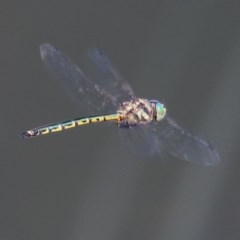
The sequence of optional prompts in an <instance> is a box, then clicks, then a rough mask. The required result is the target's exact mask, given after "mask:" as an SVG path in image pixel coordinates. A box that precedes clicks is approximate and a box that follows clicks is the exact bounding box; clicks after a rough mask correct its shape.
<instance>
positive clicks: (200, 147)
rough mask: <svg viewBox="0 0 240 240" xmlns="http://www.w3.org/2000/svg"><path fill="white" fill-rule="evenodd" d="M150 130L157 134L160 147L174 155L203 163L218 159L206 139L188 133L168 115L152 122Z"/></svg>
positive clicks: (213, 163) (214, 150)
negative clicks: (156, 121) (157, 121)
mask: <svg viewBox="0 0 240 240" xmlns="http://www.w3.org/2000/svg"><path fill="white" fill-rule="evenodd" d="M152 132H153V133H155V134H156V135H157V136H158V138H159V142H161V147H164V150H165V151H167V152H168V153H169V154H171V155H172V156H174V157H177V158H180V159H182V160H186V161H192V162H195V163H199V164H204V165H215V164H217V163H218V162H219V160H220V158H219V155H218V152H217V151H216V149H214V148H213V146H212V145H211V144H210V143H209V142H208V141H206V140H203V139H201V138H199V137H197V136H194V135H192V134H190V133H188V132H187V131H185V130H184V129H182V128H181V127H180V126H179V125H178V124H177V123H176V122H175V121H174V120H172V119H171V118H169V117H166V118H165V119H163V120H162V121H161V122H159V123H156V124H153V125H152Z"/></svg>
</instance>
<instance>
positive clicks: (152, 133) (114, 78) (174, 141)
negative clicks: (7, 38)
mask: <svg viewBox="0 0 240 240" xmlns="http://www.w3.org/2000/svg"><path fill="white" fill-rule="evenodd" d="M40 55H41V59H42V61H43V63H44V65H45V67H46V69H47V71H48V72H49V73H50V74H51V75H52V76H53V77H54V78H55V79H56V80H57V81H58V82H59V83H60V84H61V85H62V86H63V87H64V89H65V90H66V92H67V94H68V95H69V96H70V97H71V98H72V99H73V100H74V101H75V102H77V103H78V106H79V109H80V110H81V112H85V113H88V114H89V115H88V116H87V117H78V118H74V119H70V120H66V121H62V122H57V123H53V124H48V125H44V126H40V127H36V128H33V129H31V130H27V131H25V132H23V133H22V134H21V137H22V138H32V137H36V136H40V135H47V134H50V133H55V132H60V131H63V130H67V129H71V128H75V127H78V126H82V125H87V124H92V123H100V122H113V123H115V124H116V126H117V127H118V129H119V132H120V135H121V136H122V138H123V141H124V142H125V143H126V144H127V145H129V146H131V147H133V148H134V149H136V152H139V153H140V154H144V155H148V156H150V155H159V156H161V155H165V154H168V155H171V156H173V157H175V158H178V159H182V160H186V161H190V162H195V163H199V164H203V165H215V164H217V163H218V162H219V160H220V158H219V154H218V152H217V150H216V149H215V148H214V147H213V146H212V145H211V144H210V143H209V141H207V140H205V139H203V138H200V137H198V136H195V135H193V134H191V133H190V132H188V131H186V130H185V129H183V128H182V127H180V126H179V125H178V124H177V123H176V121H174V120H173V119H172V118H171V117H169V116H168V114H167V109H166V106H165V105H164V104H163V103H162V102H160V101H158V100H154V99H153V100H149V99H145V98H139V97H137V96H136V95H135V93H134V91H133V89H132V87H131V86H130V84H129V83H128V82H127V81H125V79H124V78H122V77H121V76H120V75H119V74H118V72H117V71H116V70H115V69H114V67H113V65H112V64H111V62H110V60H109V59H108V58H107V56H106V55H105V54H104V53H103V52H102V51H101V50H99V49H93V50H91V51H89V53H88V64H87V65H88V66H89V67H90V68H89V71H88V72H89V74H88V75H85V73H84V72H83V71H82V70H81V69H80V68H79V67H78V66H77V65H76V64H74V63H73V62H72V60H71V59H70V58H68V57H67V56H66V55H65V54H64V53H63V52H62V51H60V50H58V49H56V48H55V47H53V46H52V45H50V44H48V43H45V44H42V45H40Z"/></svg>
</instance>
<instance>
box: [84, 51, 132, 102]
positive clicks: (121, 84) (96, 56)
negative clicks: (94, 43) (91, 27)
mask: <svg viewBox="0 0 240 240" xmlns="http://www.w3.org/2000/svg"><path fill="white" fill-rule="evenodd" d="M88 56H89V60H90V61H89V62H88V64H87V66H88V67H89V68H90V69H89V76H90V77H91V79H92V80H93V81H94V82H97V83H98V84H99V86H100V87H101V88H102V89H104V90H105V91H106V92H107V93H108V94H109V95H110V96H111V97H112V100H113V101H114V103H115V105H119V104H121V103H122V102H124V101H127V100H129V99H130V98H133V97H134V92H133V90H132V88H131V86H130V85H129V84H128V83H127V82H126V81H125V80H124V79H123V78H122V77H121V76H120V75H119V74H118V73H117V71H116V70H115V69H114V68H113V66H112V64H111V62H110V61H109V59H108V58H107V57H106V55H104V53H103V52H102V51H101V50H99V49H96V48H95V49H93V50H92V51H90V52H89V54H88Z"/></svg>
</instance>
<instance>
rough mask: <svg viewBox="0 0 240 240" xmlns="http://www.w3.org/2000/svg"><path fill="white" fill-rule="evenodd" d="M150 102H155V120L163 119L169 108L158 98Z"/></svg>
mask: <svg viewBox="0 0 240 240" xmlns="http://www.w3.org/2000/svg"><path fill="white" fill-rule="evenodd" d="M150 103H151V104H153V106H154V109H155V114H154V115H155V120H156V121H161V120H162V119H163V118H164V117H165V115H166V112H167V109H166V108H165V107H164V105H163V104H162V103H160V102H159V101H157V100H151V101H150Z"/></svg>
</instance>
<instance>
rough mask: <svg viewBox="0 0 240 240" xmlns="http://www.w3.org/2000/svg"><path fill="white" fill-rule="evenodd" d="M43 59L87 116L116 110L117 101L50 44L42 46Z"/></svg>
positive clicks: (48, 68) (50, 71)
mask: <svg viewBox="0 0 240 240" xmlns="http://www.w3.org/2000/svg"><path fill="white" fill-rule="evenodd" d="M40 54H41V58H42V60H43V62H44V64H45V67H46V68H47V70H48V72H49V73H50V74H51V75H52V76H53V77H54V78H55V79H56V80H57V81H59V82H60V83H61V85H63V87H64V88H65V90H66V92H67V94H68V95H69V96H70V97H71V98H72V99H73V100H74V101H75V102H77V103H78V104H80V108H81V109H82V110H83V111H85V112H86V114H87V113H88V114H97V113H102V112H104V113H105V112H106V113H108V112H109V111H113V110H116V104H117V103H116V100H115V96H114V95H113V94H109V93H108V92H107V91H106V90H105V89H103V88H102V87H101V86H100V85H99V84H97V83H95V82H93V81H91V80H90V79H89V78H88V77H87V76H86V75H85V74H84V73H83V72H82V70H81V69H80V68H79V67H78V66H77V65H75V64H74V63H73V62H72V61H71V60H70V59H69V58H68V57H67V56H65V54H64V53H62V52H61V51H60V50H57V49H56V48H54V47H53V46H51V45H50V44H42V45H41V46H40Z"/></svg>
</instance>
